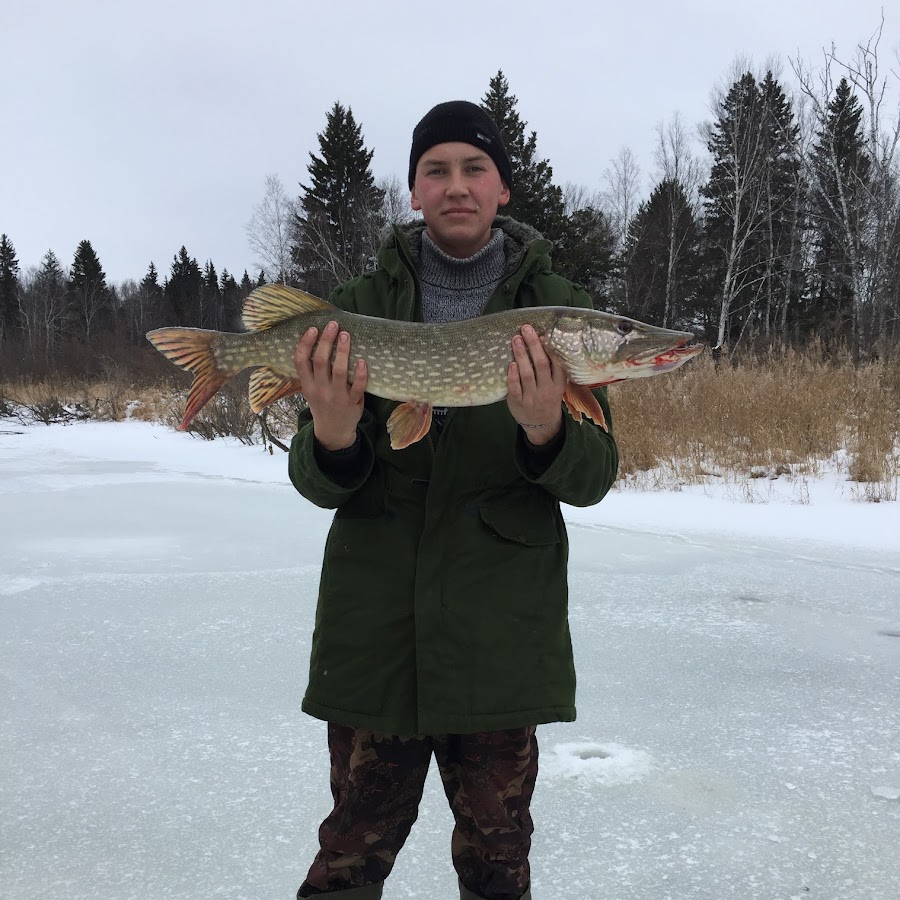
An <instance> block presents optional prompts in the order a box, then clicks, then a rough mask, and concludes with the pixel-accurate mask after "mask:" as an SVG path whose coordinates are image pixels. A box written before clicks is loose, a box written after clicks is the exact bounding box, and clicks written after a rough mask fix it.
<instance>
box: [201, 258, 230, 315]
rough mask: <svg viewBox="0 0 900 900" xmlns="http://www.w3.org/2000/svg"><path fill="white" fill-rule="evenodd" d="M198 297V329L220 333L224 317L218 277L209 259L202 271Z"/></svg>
mask: <svg viewBox="0 0 900 900" xmlns="http://www.w3.org/2000/svg"><path fill="white" fill-rule="evenodd" d="M200 296H201V298H202V303H201V313H200V323H201V324H200V327H201V328H213V329H215V330H217V331H220V330H221V329H222V323H223V321H224V318H225V316H224V310H223V309H222V295H221V293H220V292H219V275H218V273H217V272H216V267H215V266H214V265H213V261H212V260H211V259H208V260H207V261H206V266H205V267H204V269H203V287H202V288H201V290H200Z"/></svg>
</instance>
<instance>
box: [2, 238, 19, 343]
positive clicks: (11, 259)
mask: <svg viewBox="0 0 900 900" xmlns="http://www.w3.org/2000/svg"><path fill="white" fill-rule="evenodd" d="M20 328H21V321H20V317H19V261H18V259H16V248H15V247H14V246H13V243H12V241H11V240H10V239H9V238H8V237H7V236H6V235H5V234H3V235H0V341H8V340H12V339H13V338H14V337H16V336H17V335H18V333H19V330H20Z"/></svg>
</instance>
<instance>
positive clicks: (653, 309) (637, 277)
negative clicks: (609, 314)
mask: <svg viewBox="0 0 900 900" xmlns="http://www.w3.org/2000/svg"><path fill="white" fill-rule="evenodd" d="M626 240H627V242H628V244H629V248H628V249H629V251H630V252H628V253H627V254H626V257H627V259H628V266H627V268H626V269H625V272H624V276H625V279H626V281H627V282H628V289H627V291H626V296H627V297H628V298H629V303H630V305H629V308H628V309H623V310H621V312H623V313H624V314H625V315H629V316H632V317H633V318H636V319H641V320H642V321H645V322H649V323H651V324H653V325H660V326H663V327H672V326H673V325H675V324H678V325H682V326H684V325H688V324H690V322H691V321H692V320H693V319H694V309H693V302H694V298H695V294H696V282H697V270H698V266H699V259H698V257H699V249H700V231H699V228H698V225H697V222H696V220H695V218H694V214H693V211H692V209H691V204H690V203H689V201H688V198H687V194H686V192H685V190H684V187H683V185H682V184H680V183H679V182H678V181H675V180H672V179H663V181H661V182H660V183H659V184H657V186H656V187H655V188H654V189H653V192H652V193H651V194H650V199H649V200H647V201H646V202H645V203H642V204H641V205H640V207H639V208H638V211H637V213H636V214H635V215H634V217H633V218H632V220H631V222H630V223H629V226H628V235H627V238H626Z"/></svg>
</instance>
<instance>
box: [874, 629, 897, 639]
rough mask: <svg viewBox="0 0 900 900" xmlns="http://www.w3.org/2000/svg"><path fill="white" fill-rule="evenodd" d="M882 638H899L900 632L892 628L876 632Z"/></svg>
mask: <svg viewBox="0 0 900 900" xmlns="http://www.w3.org/2000/svg"><path fill="white" fill-rule="evenodd" d="M878 633H879V634H880V635H881V636H882V637H900V630H897V631H895V630H894V629H892V628H884V629H882V630H881V631H879V632H878Z"/></svg>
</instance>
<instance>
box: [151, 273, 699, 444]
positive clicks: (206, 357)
mask: <svg viewBox="0 0 900 900" xmlns="http://www.w3.org/2000/svg"><path fill="white" fill-rule="evenodd" d="M331 321H336V322H337V323H338V325H339V326H340V328H341V329H342V330H344V331H347V332H348V333H349V334H350V347H351V365H350V367H349V373H348V377H349V378H350V379H351V380H352V378H353V370H354V365H353V364H354V363H355V361H356V360H357V359H363V360H365V362H366V367H367V371H368V381H367V384H366V390H367V391H368V392H369V393H371V394H373V395H375V396H377V397H382V398H385V399H387V400H398V401H401V404H402V405H401V406H400V407H398V408H397V409H396V410H395V411H394V413H393V415H392V416H391V419H390V420H389V422H388V429H389V431H390V432H391V443H392V446H394V447H395V448H398V449H399V448H402V447H404V446H408V445H409V444H410V443H414V442H415V441H416V440H420V439H421V438H422V437H423V436H424V434H426V433H427V431H428V427H429V426H430V423H431V408H432V407H433V406H451V407H457V406H481V405H485V404H488V403H495V402H497V401H498V400H502V399H503V398H504V397H505V396H506V392H507V370H508V368H509V364H510V362H511V361H512V359H513V355H512V339H513V337H514V336H515V335H516V334H518V333H519V332H520V330H521V328H522V327H523V326H524V325H526V324H530V325H531V326H532V327H533V328H534V329H535V331H536V332H537V333H538V334H539V335H540V337H541V341H542V342H543V344H544V346H545V347H547V348H548V350H551V351H553V353H554V354H555V355H556V357H557V359H558V360H559V361H560V362H561V363H562V365H563V366H564V368H565V370H566V373H567V376H568V383H567V387H566V394H565V396H564V398H563V399H564V402H565V405H566V407H567V408H568V410H569V412H570V413H571V414H572V415H573V416H574V417H575V418H576V420H578V421H581V418H582V415H586V416H588V418H590V419H592V420H593V421H594V422H596V423H597V424H599V425H601V426H604V427H605V422H604V421H603V412H602V409H601V408H600V405H599V403H597V400H596V398H595V397H594V396H593V394H591V392H590V388H591V387H597V386H599V385H603V384H610V383H612V382H615V381H621V380H624V379H627V378H639V377H646V376H648V375H654V374H659V373H661V372H665V371H671V370H672V369H674V368H676V367H677V366H680V365H681V364H682V363H684V362H686V361H687V360H688V359H690V358H691V357H692V356H694V355H696V353H698V352H699V351H700V350H701V349H702V346H701V345H700V344H698V343H696V342H695V341H694V339H693V335H691V334H689V333H687V332H680V331H670V330H668V329H663V328H656V327H654V326H652V325H645V324H643V323H641V322H636V321H634V320H632V319H626V318H624V317H622V316H614V315H611V314H609V313H604V312H599V311H597V310H591V309H581V308H577V307H567V306H563V307H528V308H526V309H515V310H508V311H506V312H500V313H493V314H490V315H486V316H479V317H477V318H474V319H463V320H460V321H455V322H444V323H424V322H405V321H398V320H393V319H380V318H374V317H371V316H361V315H358V314H356V313H350V312H346V311H345V310H341V309H338V308H337V307H334V306H332V305H331V304H328V303H326V302H325V301H323V300H320V299H318V298H316V297H313V296H311V295H309V294H306V293H304V292H303V291H299V290H296V289H294V288H289V287H286V286H284V285H265V286H263V287H260V288H257V290H255V291H254V292H253V293H252V294H251V295H250V296H249V297H248V298H247V301H246V303H245V306H244V312H243V322H244V325H245V327H246V328H247V329H248V331H246V332H244V333H240V334H234V333H230V332H219V331H207V330H204V329H192V328H161V329H157V330H156V331H151V332H150V333H149V334H148V335H147V337H148V339H149V340H150V341H151V342H152V343H153V345H154V346H155V347H156V348H157V349H158V350H159V351H160V352H162V353H163V354H164V355H165V356H166V357H167V358H168V359H170V360H171V361H172V362H174V363H175V364H176V365H179V366H181V367H182V368H184V369H187V370H188V371H190V372H192V373H193V375H194V382H193V384H192V386H191V393H190V396H189V398H188V405H187V409H186V411H185V415H184V419H183V420H182V423H181V425H180V426H179V427H180V428H182V429H184V428H187V426H188V425H189V423H190V421H191V419H192V418H193V417H194V416H195V415H196V414H197V412H198V411H199V410H200V408H201V407H202V406H203V405H204V404H205V403H206V402H207V401H208V400H209V399H210V397H212V396H213V394H215V393H216V391H217V390H218V389H219V388H220V387H221V386H222V384H224V383H225V382H226V381H227V380H228V379H229V378H231V377H233V376H234V375H236V374H237V373H238V372H240V371H242V370H243V369H246V368H250V367H256V368H255V371H254V372H253V373H252V374H251V377H250V403H251V407H252V408H253V410H254V412H259V411H260V410H262V409H263V408H264V407H266V406H268V405H269V404H270V403H272V402H274V401H275V400H278V399H280V398H281V397H286V396H290V395H292V394H297V393H302V390H303V386H302V384H301V383H300V381H299V379H298V377H297V371H296V368H295V366H294V361H293V356H294V351H295V350H296V347H297V343H298V341H299V339H300V337H301V336H302V335H303V334H304V333H305V332H306V331H307V330H308V329H309V328H311V327H315V328H317V329H319V330H320V332H321V330H322V329H323V328H324V327H325V326H326V325H327V324H328V323H329V322H331Z"/></svg>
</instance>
